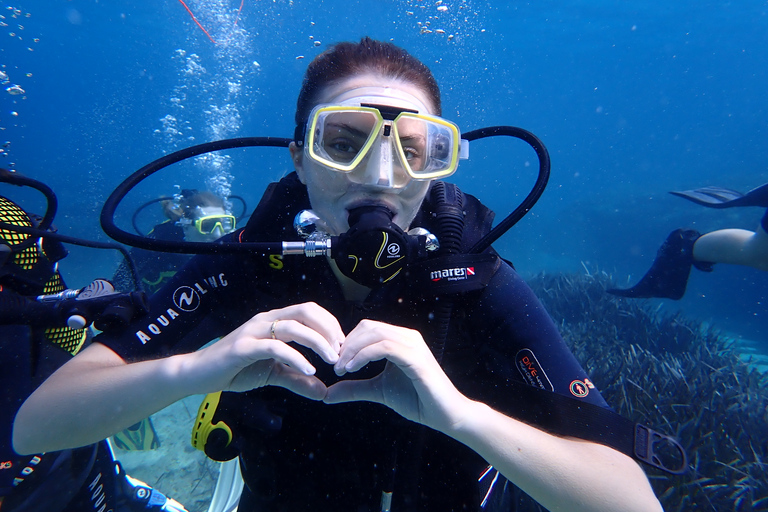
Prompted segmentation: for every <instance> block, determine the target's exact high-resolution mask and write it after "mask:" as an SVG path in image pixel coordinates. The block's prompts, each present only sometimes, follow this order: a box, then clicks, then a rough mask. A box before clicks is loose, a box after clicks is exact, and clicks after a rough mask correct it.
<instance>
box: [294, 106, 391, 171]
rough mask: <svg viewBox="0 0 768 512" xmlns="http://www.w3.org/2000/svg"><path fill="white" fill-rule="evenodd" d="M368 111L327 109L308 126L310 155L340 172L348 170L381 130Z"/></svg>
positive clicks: (379, 121) (358, 161)
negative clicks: (310, 129)
mask: <svg viewBox="0 0 768 512" xmlns="http://www.w3.org/2000/svg"><path fill="white" fill-rule="evenodd" d="M377 114H378V113H377V112H375V111H372V109H364V110H363V109H355V110H348V109H344V108H334V107H328V108H326V109H321V110H319V111H318V112H317V114H316V115H315V118H314V120H313V123H312V132H311V134H310V138H311V140H310V141H308V142H309V143H310V144H311V145H310V148H311V152H312V153H311V156H312V157H313V158H314V159H315V160H318V161H320V162H322V163H324V164H326V165H328V166H330V167H333V168H335V169H337V170H340V171H345V172H347V171H351V170H352V169H353V168H354V167H355V166H356V165H357V164H358V163H360V160H362V159H363V158H364V157H365V155H366V153H367V152H368V151H369V150H370V147H371V145H372V144H373V141H374V139H375V138H376V135H378V131H379V128H380V127H381V117H380V116H379V115H377Z"/></svg>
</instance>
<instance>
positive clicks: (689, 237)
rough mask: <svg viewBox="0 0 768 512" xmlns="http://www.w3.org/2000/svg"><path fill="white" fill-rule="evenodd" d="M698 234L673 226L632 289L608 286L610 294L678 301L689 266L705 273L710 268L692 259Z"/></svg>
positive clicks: (709, 264) (682, 291)
mask: <svg viewBox="0 0 768 512" xmlns="http://www.w3.org/2000/svg"><path fill="white" fill-rule="evenodd" d="M700 236H701V233H699V232H698V231H694V230H692V229H677V230H675V231H673V232H672V233H670V234H669V236H668V237H667V239H666V240H665V241H664V243H663V244H662V246H661V247H660V248H659V251H658V253H657V254H656V259H655V260H654V261H653V265H651V268H650V270H648V272H647V273H646V274H645V275H644V276H643V278H642V279H641V280H640V282H639V283H637V284H636V285H635V286H633V287H632V288H628V289H619V288H609V289H608V290H606V291H607V292H608V293H611V294H613V295H619V296H621V297H630V298H634V299H648V298H652V297H657V298H663V299H673V300H679V299H680V298H682V296H683V295H684V294H685V288H686V286H687V285H688V276H689V275H690V273H691V266H694V265H695V266H696V268H698V269H699V270H703V271H705V272H711V271H712V265H713V264H711V263H704V262H697V261H694V260H693V244H694V243H695V242H696V240H698V238H699V237H700Z"/></svg>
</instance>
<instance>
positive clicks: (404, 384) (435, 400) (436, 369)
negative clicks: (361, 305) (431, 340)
mask: <svg viewBox="0 0 768 512" xmlns="http://www.w3.org/2000/svg"><path fill="white" fill-rule="evenodd" d="M380 359H386V360H387V365H386V367H385V369H384V371H383V372H382V373H380V374H379V375H378V376H376V377H374V378H372V379H368V380H344V381H341V382H338V383H336V384H334V385H332V386H331V387H329V388H328V394H327V395H326V397H325V399H324V400H323V401H324V402H325V403H328V404H335V403H341V402H352V401H367V402H377V403H380V404H384V405H386V406H387V407H389V408H391V409H392V410H394V411H395V412H397V413H398V414H400V415H401V416H403V417H405V418H407V419H409V420H412V421H416V422H419V423H422V424H424V425H427V426H429V427H432V428H434V429H436V430H440V431H442V432H448V431H450V430H451V429H453V428H455V426H456V424H457V423H458V422H461V421H462V420H463V418H464V415H465V414H466V413H467V411H468V409H469V407H468V404H469V403H470V400H469V399H468V398H466V397H465V396H464V395H462V394H461V393H460V392H459V391H458V390H457V389H456V388H455V387H454V385H453V383H452V382H451V381H450V379H449V378H448V376H447V375H446V374H445V372H443V369H442V368H441V367H440V364H439V363H438V362H437V360H436V359H435V357H434V355H432V352H431V351H430V350H429V347H427V344H426V342H425V341H424V338H422V336H421V334H420V333H419V332H418V331H416V330H413V329H406V328H404V327H398V326H394V325H390V324H385V323H382V322H376V321H373V320H363V321H362V322H360V323H359V324H358V325H357V327H355V329H354V330H353V331H352V332H350V333H349V335H348V336H347V338H346V339H345V340H344V343H343V344H342V348H341V353H340V355H339V360H338V361H337V362H336V364H335V366H334V369H335V371H336V374H337V375H344V374H345V373H347V372H350V373H353V372H356V371H357V370H359V369H360V368H362V367H363V366H365V365H366V364H368V363H369V362H371V361H377V360H380Z"/></svg>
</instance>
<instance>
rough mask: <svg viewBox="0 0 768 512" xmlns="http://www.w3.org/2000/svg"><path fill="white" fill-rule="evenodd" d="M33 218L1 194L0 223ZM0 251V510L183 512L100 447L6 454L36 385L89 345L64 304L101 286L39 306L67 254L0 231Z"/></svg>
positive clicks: (50, 243) (59, 287)
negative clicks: (69, 322)
mask: <svg viewBox="0 0 768 512" xmlns="http://www.w3.org/2000/svg"><path fill="white" fill-rule="evenodd" d="M0 172H7V171H5V170H0ZM39 220H40V218H39V217H36V216H34V215H29V214H27V213H26V212H25V211H24V210H22V209H21V208H20V207H19V206H18V205H17V204H16V203H14V202H13V201H11V200H9V199H7V198H5V197H2V196H0V222H3V223H6V224H9V225H13V226H22V227H36V226H37V224H38V222H39ZM0 249H2V251H0V260H1V261H0V381H2V384H1V385H0V388H1V389H3V396H2V403H3V407H2V411H3V414H2V420H0V464H2V469H0V510H3V511H6V510H8V511H19V512H22V511H25V512H31V511H36V512H37V511H39V512H43V511H45V512H55V511H66V512H81V511H83V510H99V509H100V508H101V507H102V506H104V507H105V508H103V510H107V509H111V510H114V511H115V512H120V511H122V512H127V511H139V510H166V511H183V510H185V509H184V507H183V506H182V505H181V504H179V503H178V502H176V501H175V500H172V499H167V498H166V497H165V496H164V495H163V494H161V493H160V492H158V491H156V490H154V489H152V488H151V487H150V486H148V485H147V484H145V483H143V482H140V481H138V480H136V479H133V478H131V477H129V476H128V475H126V474H125V473H124V472H123V470H122V467H121V466H120V464H119V463H118V462H117V461H116V460H115V458H114V455H113V453H112V450H111V448H110V446H109V444H108V443H107V442H106V441H99V442H97V443H95V444H92V445H89V446H84V447H82V448H76V449H73V450H62V451H58V452H46V453H39V454H33V455H19V454H18V453H16V452H14V451H13V450H12V448H11V430H12V424H13V418H14V416H15V415H16V411H17V410H18V408H19V407H20V406H21V404H22V403H23V401H24V400H25V399H26V398H27V396H29V395H30V394H31V393H32V391H33V390H34V389H35V388H36V387H37V385H39V384H40V383H41V382H43V381H44V380H45V379H46V378H47V377H48V376H49V375H50V374H51V373H53V372H54V371H55V370H56V369H57V368H58V367H59V366H61V365H62V364H64V363H65V362H66V361H67V360H69V359H70V358H71V357H72V356H73V355H75V354H77V353H78V352H79V351H80V350H81V348H82V347H83V346H84V345H85V344H87V342H88V339H89V329H88V327H84V328H70V327H68V326H67V319H68V318H69V317H70V316H71V315H70V313H71V312H72V311H71V310H68V308H67V307H63V306H65V304H68V305H73V303H74V301H76V300H78V299H79V300H80V301H81V303H83V304H84V303H85V302H86V301H87V300H88V299H86V298H85V297H86V296H87V295H89V294H90V295H91V296H94V295H98V294H99V293H100V292H103V291H104V290H103V288H102V287H101V284H102V283H103V282H99V281H96V282H94V283H93V284H92V285H90V286H88V287H86V288H85V289H84V290H83V291H81V292H80V294H79V295H78V299H69V300H54V299H51V300H46V301H42V302H41V301H40V300H36V297H38V296H41V295H51V294H56V293H60V292H62V291H64V290H66V285H65V284H64V280H63V279H62V277H61V274H59V272H58V261H59V260H60V259H62V258H63V257H64V256H66V254H67V251H66V249H64V247H63V246H62V245H61V243H59V242H58V241H56V240H52V239H50V238H46V237H43V238H35V237H33V236H31V235H28V234H23V233H20V232H17V231H14V230H13V229H12V228H11V229H6V228H1V227H0ZM101 297H102V298H104V295H101ZM91 300H94V299H91ZM78 310H83V308H78ZM89 316H90V315H89Z"/></svg>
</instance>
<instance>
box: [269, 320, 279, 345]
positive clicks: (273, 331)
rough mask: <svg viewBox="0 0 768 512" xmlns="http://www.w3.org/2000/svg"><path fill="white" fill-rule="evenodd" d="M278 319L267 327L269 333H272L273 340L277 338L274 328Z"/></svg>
mask: <svg viewBox="0 0 768 512" xmlns="http://www.w3.org/2000/svg"><path fill="white" fill-rule="evenodd" d="M279 321H280V320H275V321H274V322H272V327H270V328H269V333H270V334H271V335H272V339H273V340H276V339H277V336H275V328H276V327H277V322H279Z"/></svg>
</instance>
